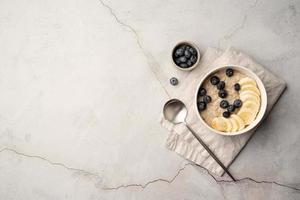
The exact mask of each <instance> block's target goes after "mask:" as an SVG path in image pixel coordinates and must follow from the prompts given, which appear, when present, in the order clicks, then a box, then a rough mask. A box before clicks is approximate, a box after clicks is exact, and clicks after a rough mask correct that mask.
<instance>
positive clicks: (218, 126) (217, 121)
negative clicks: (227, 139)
mask: <svg viewBox="0 0 300 200" xmlns="http://www.w3.org/2000/svg"><path fill="white" fill-rule="evenodd" d="M211 127H212V128H213V129H216V130H219V131H225V129H224V130H223V127H221V122H220V118H219V117H215V118H214V119H213V120H212V122H211Z"/></svg>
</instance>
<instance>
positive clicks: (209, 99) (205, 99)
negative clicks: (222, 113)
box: [203, 95, 211, 104]
mask: <svg viewBox="0 0 300 200" xmlns="http://www.w3.org/2000/svg"><path fill="white" fill-rule="evenodd" d="M203 101H204V102H205V103H206V104H208V103H210V102H211V97H210V96H208V95H205V96H204V97H203Z"/></svg>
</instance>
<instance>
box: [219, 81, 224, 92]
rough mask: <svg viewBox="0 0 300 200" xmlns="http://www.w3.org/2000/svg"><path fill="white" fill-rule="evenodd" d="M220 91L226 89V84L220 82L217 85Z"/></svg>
mask: <svg viewBox="0 0 300 200" xmlns="http://www.w3.org/2000/svg"><path fill="white" fill-rule="evenodd" d="M217 88H218V90H223V89H224V88H225V82H224V81H220V82H219V83H218V85H217Z"/></svg>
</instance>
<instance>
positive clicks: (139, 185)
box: [102, 163, 300, 191]
mask: <svg viewBox="0 0 300 200" xmlns="http://www.w3.org/2000/svg"><path fill="white" fill-rule="evenodd" d="M187 166H198V167H200V168H201V169H203V170H204V171H206V173H207V174H208V175H209V176H211V177H212V178H213V179H214V181H215V182H216V183H217V184H218V185H221V186H222V184H223V183H235V184H237V183H239V182H243V181H251V182H254V183H257V184H262V183H264V184H275V185H277V186H281V187H285V188H288V189H291V190H295V191H300V188H296V187H292V186H289V185H285V184H282V183H278V182H276V181H264V180H263V181H258V180H255V179H253V178H251V177H244V178H240V179H236V181H233V180H219V179H217V178H216V177H215V176H214V175H213V174H211V173H210V171H209V170H208V169H206V168H205V167H203V166H201V165H197V164H194V163H187V164H185V165H184V166H183V167H182V168H180V169H179V170H178V171H177V173H176V174H175V176H174V177H173V178H171V179H170V180H167V179H161V178H159V179H154V180H152V181H149V182H146V183H145V184H135V183H133V184H127V185H120V186H116V187H105V188H102V189H103V190H118V189H121V188H129V187H139V188H141V189H145V188H146V187H147V186H149V185H151V184H153V183H156V182H166V183H168V184H171V183H172V182H174V181H175V179H176V178H177V177H178V176H179V175H180V174H181V172H182V171H183V170H184V169H185V168H186V167H187Z"/></svg>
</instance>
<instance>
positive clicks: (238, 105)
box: [233, 99, 243, 108]
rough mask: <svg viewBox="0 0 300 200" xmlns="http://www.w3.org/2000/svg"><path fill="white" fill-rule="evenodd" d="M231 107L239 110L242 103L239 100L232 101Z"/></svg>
mask: <svg viewBox="0 0 300 200" xmlns="http://www.w3.org/2000/svg"><path fill="white" fill-rule="evenodd" d="M233 105H234V106H235V107H236V108H240V107H241V106H242V105H243V102H242V101H241V100H240V99H236V100H234V102H233Z"/></svg>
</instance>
